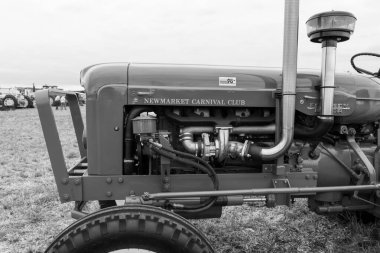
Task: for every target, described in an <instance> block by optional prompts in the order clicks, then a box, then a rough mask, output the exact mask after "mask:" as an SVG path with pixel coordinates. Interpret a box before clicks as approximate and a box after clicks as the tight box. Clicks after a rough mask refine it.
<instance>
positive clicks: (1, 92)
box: [0, 87, 34, 110]
mask: <svg viewBox="0 0 380 253" xmlns="http://www.w3.org/2000/svg"><path fill="white" fill-rule="evenodd" d="M33 107H34V105H33V99H32V97H29V96H27V95H26V94H22V93H21V92H20V90H19V89H17V88H15V87H12V88H0V109H2V110H14V109H16V108H33Z"/></svg>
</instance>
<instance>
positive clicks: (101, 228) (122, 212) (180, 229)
mask: <svg viewBox="0 0 380 253" xmlns="http://www.w3.org/2000/svg"><path fill="white" fill-rule="evenodd" d="M122 249H124V250H125V251H119V250H122ZM139 250H141V251H139ZM46 252H47V253H50V252H60V253H62V252H73V253H79V252H93V253H100V252H101V253H104V252H109V253H111V252H115V253H116V252H144V253H145V252H156V253H163V252H169V253H171V252H172V253H178V252H183V253H200V252H202V253H209V252H214V250H213V249H212V247H211V245H210V243H209V242H208V240H207V238H206V237H205V236H204V235H203V234H202V233H201V232H200V231H198V230H197V229H196V228H195V227H194V226H193V225H192V224H191V223H189V222H188V221H187V220H185V219H184V218H182V217H181V216H179V215H177V214H174V213H172V212H169V211H166V210H164V209H161V208H157V207H152V206H143V205H133V206H132V205H131V206H116V207H110V208H106V209H102V210H100V211H98V212H95V213H92V214H90V215H88V216H86V217H84V218H82V219H80V220H78V221H76V222H75V223H73V224H72V225H71V226H69V227H68V228H66V229H65V230H64V231H63V232H61V234H59V235H58V236H57V237H56V239H55V240H54V241H53V243H52V244H51V245H50V246H49V247H48V249H47V250H46Z"/></svg>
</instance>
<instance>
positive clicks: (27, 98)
mask: <svg viewBox="0 0 380 253" xmlns="http://www.w3.org/2000/svg"><path fill="white" fill-rule="evenodd" d="M24 98H25V100H26V101H28V105H27V106H26V108H34V104H33V100H32V99H31V98H30V97H28V96H25V95H24Z"/></svg>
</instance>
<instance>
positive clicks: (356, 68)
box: [351, 53, 380, 78]
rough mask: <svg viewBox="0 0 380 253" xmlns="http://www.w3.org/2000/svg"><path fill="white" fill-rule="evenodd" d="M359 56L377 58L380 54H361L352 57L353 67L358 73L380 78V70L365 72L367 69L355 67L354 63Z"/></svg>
mask: <svg viewBox="0 0 380 253" xmlns="http://www.w3.org/2000/svg"><path fill="white" fill-rule="evenodd" d="M358 56H375V57H380V54H375V53H359V54H355V55H354V56H352V57H351V66H352V67H353V68H354V69H355V70H356V72H358V73H360V74H362V73H364V74H367V75H370V76H374V77H377V78H379V77H380V69H379V71H378V72H370V71H368V70H365V69H362V68H359V67H357V66H356V65H355V63H354V59H355V58H356V57H358Z"/></svg>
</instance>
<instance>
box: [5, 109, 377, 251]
mask: <svg viewBox="0 0 380 253" xmlns="http://www.w3.org/2000/svg"><path fill="white" fill-rule="evenodd" d="M83 112H84V111H83ZM54 113H55V116H56V120H57V125H58V128H59V131H60V136H61V142H62V145H63V150H64V154H65V157H66V159H67V166H68V167H70V166H71V165H73V164H74V163H76V162H77V160H78V158H79V152H78V151H77V150H78V148H77V144H76V141H75V136H74V131H73V128H72V123H71V121H70V115H69V111H68V110H67V111H55V110H54ZM0 180H1V181H0V253H7V252H25V253H26V252H43V251H44V249H45V248H46V246H47V244H48V243H49V242H50V241H51V240H52V239H53V238H54V236H55V235H57V234H58V233H59V231H61V230H62V229H63V228H65V227H66V226H68V225H69V224H70V223H72V222H73V221H74V220H73V219H71V217H70V209H72V206H73V204H72V203H68V204H61V203H60V202H59V200H58V194H57V190H56V186H55V182H54V179H53V174H52V171H51V168H50V161H49V157H48V153H47V150H46V146H45V141H44V138H43V135H42V130H41V126H40V122H39V118H38V113H37V110H36V109H24V110H15V111H0ZM91 206H92V208H95V206H96V204H95V203H93V204H92V205H91ZM193 223H194V224H196V226H197V227H198V228H200V229H201V230H202V231H203V232H204V233H205V234H206V235H207V236H208V238H209V239H210V241H211V243H212V245H213V246H214V248H215V249H216V250H217V252H225V253H227V252H231V253H232V252H380V244H379V242H378V241H375V240H373V239H372V238H371V231H372V229H373V228H374V226H375V224H373V223H372V224H366V225H363V224H361V223H359V222H358V221H357V220H356V218H355V217H348V219H341V218H339V217H338V216H330V217H325V216H320V215H317V214H315V213H312V212H310V211H308V208H307V205H306V202H305V201H299V202H296V203H295V204H294V205H293V206H292V207H290V208H288V207H276V208H273V209H268V208H266V207H255V206H248V205H245V206H242V207H227V208H225V209H224V211H223V217H222V218H221V219H209V220H201V221H193Z"/></svg>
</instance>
